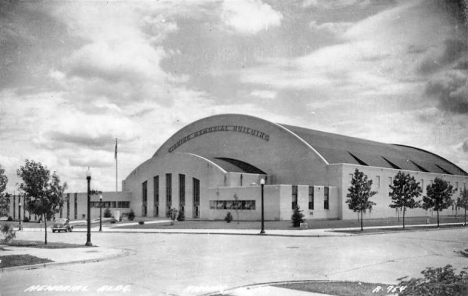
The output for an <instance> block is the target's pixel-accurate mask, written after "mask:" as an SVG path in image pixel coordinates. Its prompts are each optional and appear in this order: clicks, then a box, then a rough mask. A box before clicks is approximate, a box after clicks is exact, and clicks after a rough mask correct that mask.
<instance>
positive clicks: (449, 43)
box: [418, 39, 468, 74]
mask: <svg viewBox="0 0 468 296" xmlns="http://www.w3.org/2000/svg"><path fill="white" fill-rule="evenodd" d="M467 50H468V47H467V45H466V44H465V41H463V40H459V39H447V40H446V41H445V42H443V43H442V44H440V46H438V47H434V48H432V49H430V50H428V51H427V52H426V53H425V54H424V56H423V58H422V61H421V63H420V65H419V67H418V70H419V72H421V73H422V74H431V73H434V72H436V71H438V70H440V69H443V68H444V67H446V66H451V65H452V64H455V67H459V68H462V66H463V62H464V61H463V59H464V58H465V53H466V51H467Z"/></svg>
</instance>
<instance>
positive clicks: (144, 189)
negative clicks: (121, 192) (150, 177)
mask: <svg viewBox="0 0 468 296" xmlns="http://www.w3.org/2000/svg"><path fill="white" fill-rule="evenodd" d="M141 186H142V188H141V194H142V196H141V200H142V204H141V206H142V208H141V215H142V216H143V217H146V210H147V209H148V181H145V182H143V184H141Z"/></svg>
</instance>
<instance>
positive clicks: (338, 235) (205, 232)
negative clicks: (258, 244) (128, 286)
mask: <svg viewBox="0 0 468 296" xmlns="http://www.w3.org/2000/svg"><path fill="white" fill-rule="evenodd" d="M76 232H78V231H76ZM326 232H328V231H326ZM102 233H146V234H154V233H155V234H196V235H200V234H205V235H244V236H279V237H345V236H354V235H355V234H351V233H339V232H336V233H338V234H326V233H325V231H324V232H323V234H282V233H268V232H267V233H265V234H260V233H242V232H207V231H196V232H192V231H184V230H183V229H182V230H181V231H143V230H140V229H128V230H127V231H124V230H117V231H114V230H112V231H103V232H102Z"/></svg>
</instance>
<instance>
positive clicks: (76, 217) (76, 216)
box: [74, 192, 78, 220]
mask: <svg viewBox="0 0 468 296" xmlns="http://www.w3.org/2000/svg"><path fill="white" fill-rule="evenodd" d="M74 209H75V220H76V219H78V193H76V192H75V203H74Z"/></svg>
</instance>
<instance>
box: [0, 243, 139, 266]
mask: <svg viewBox="0 0 468 296" xmlns="http://www.w3.org/2000/svg"><path fill="white" fill-rule="evenodd" d="M2 248H3V250H4V251H2V252H1V253H0V254H1V255H3V256H9V255H26V254H28V255H31V256H35V257H38V258H45V259H49V260H52V261H53V262H50V263H42V264H34V265H22V266H13V267H6V268H0V273H3V272H9V271H14V270H20V269H36V268H47V267H48V266H57V265H64V264H73V263H89V262H100V261H105V260H111V259H116V258H120V257H125V256H129V255H131V254H132V251H129V250H123V249H113V248H106V247H83V248H67V249H42V248H34V247H16V246H8V245H2ZM58 250H59V251H58ZM60 250H66V251H65V252H60ZM77 258H79V259H77ZM0 266H1V265H0Z"/></svg>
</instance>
